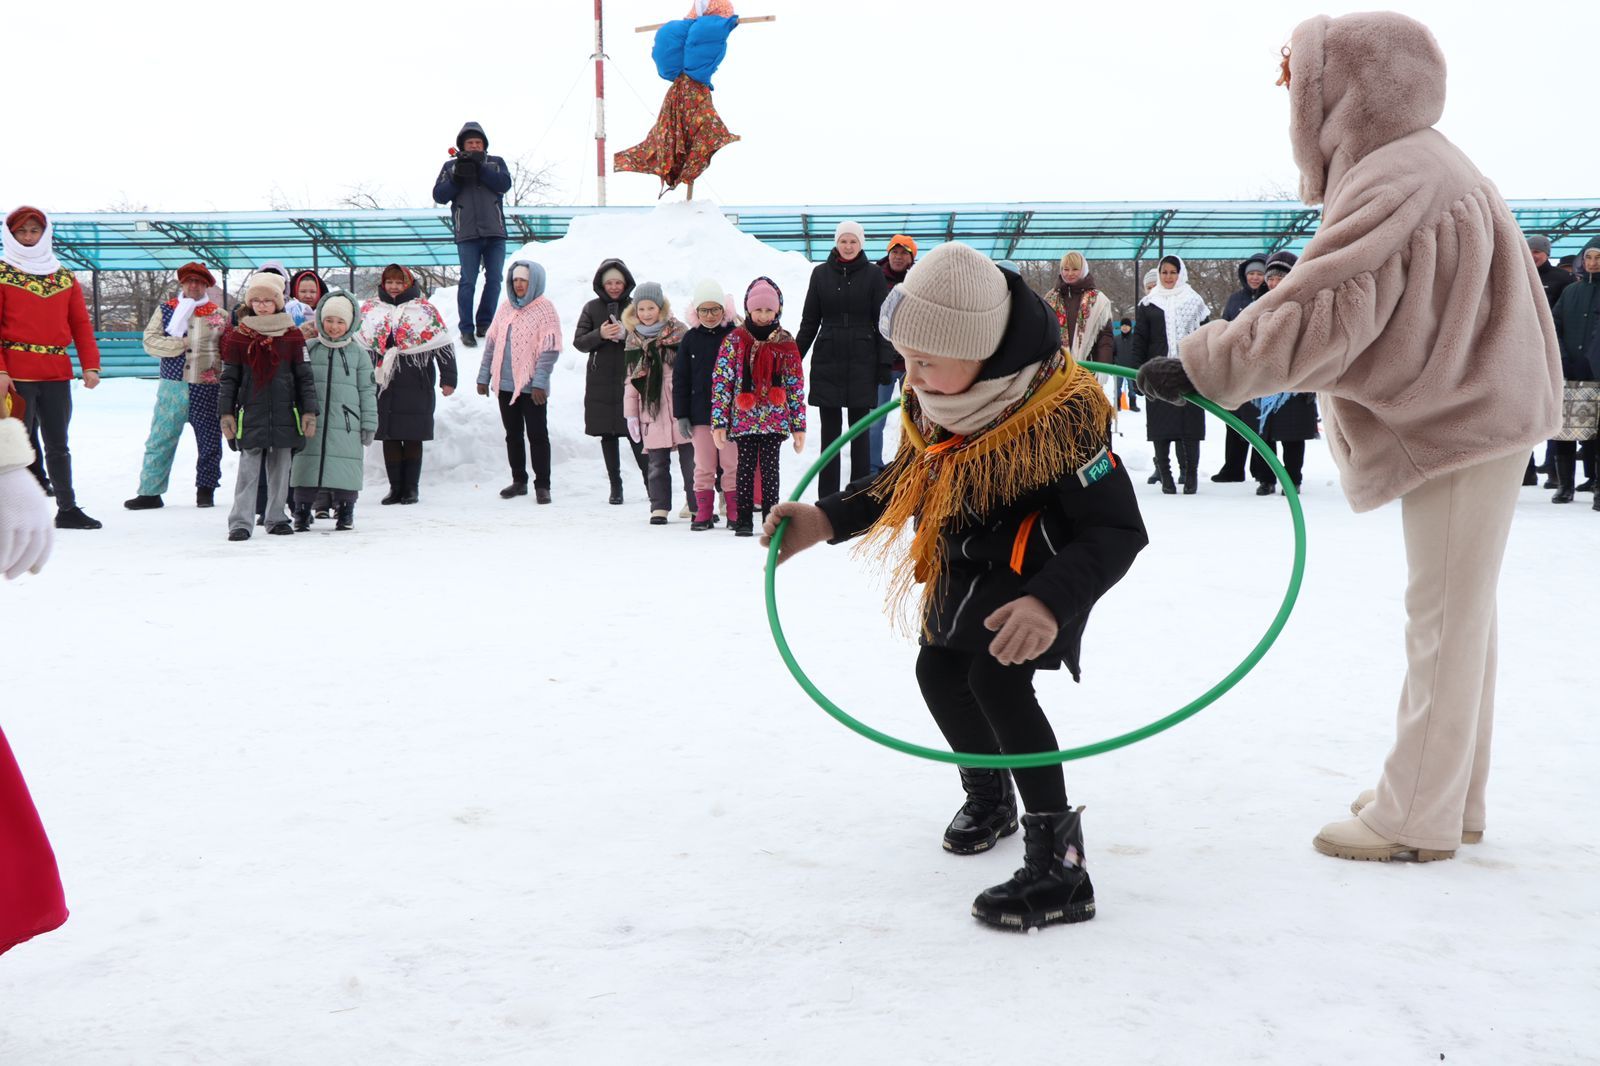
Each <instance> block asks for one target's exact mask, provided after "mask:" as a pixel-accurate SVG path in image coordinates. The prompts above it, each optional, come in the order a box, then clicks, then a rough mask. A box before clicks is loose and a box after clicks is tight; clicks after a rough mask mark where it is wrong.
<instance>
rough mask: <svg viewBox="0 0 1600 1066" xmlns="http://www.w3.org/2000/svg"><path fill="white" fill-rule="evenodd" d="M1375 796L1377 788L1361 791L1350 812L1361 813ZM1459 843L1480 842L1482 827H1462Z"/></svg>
mask: <svg viewBox="0 0 1600 1066" xmlns="http://www.w3.org/2000/svg"><path fill="white" fill-rule="evenodd" d="M1377 798H1378V790H1377V789H1375V788H1369V789H1367V790H1366V791H1365V792H1363V793H1361V795H1359V796H1357V797H1356V799H1355V802H1354V803H1352V804H1350V813H1351V814H1360V813H1361V808H1363V807H1365V806H1366V805H1367V804H1369V803H1371V802H1372V801H1373V800H1375V799H1377ZM1461 843H1463V844H1482V843H1483V830H1482V829H1463V830H1462V831H1461Z"/></svg>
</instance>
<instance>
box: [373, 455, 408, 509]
mask: <svg viewBox="0 0 1600 1066" xmlns="http://www.w3.org/2000/svg"><path fill="white" fill-rule="evenodd" d="M383 466H384V469H385V470H387V471H388V472H389V493H388V495H386V496H385V497H384V498H383V499H381V500H379V501H378V502H379V503H380V504H382V505H383V506H384V507H388V506H389V505H390V504H395V503H399V502H400V497H402V496H404V495H405V494H406V484H405V477H406V475H405V464H404V462H402V461H401V460H399V459H395V460H393V461H390V460H388V459H385V460H384V462H383Z"/></svg>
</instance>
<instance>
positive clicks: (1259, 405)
mask: <svg viewBox="0 0 1600 1066" xmlns="http://www.w3.org/2000/svg"><path fill="white" fill-rule="evenodd" d="M1293 395H1294V393H1292V392H1275V393H1273V394H1272V395H1271V396H1263V397H1261V399H1259V400H1257V401H1256V409H1257V410H1258V411H1260V412H1261V417H1260V418H1258V419H1257V420H1256V432H1257V433H1265V432H1266V431H1267V419H1269V418H1271V417H1272V416H1273V415H1275V414H1277V413H1278V409H1279V408H1281V407H1282V406H1283V405H1284V404H1286V403H1288V402H1289V398H1290V397H1291V396H1293Z"/></svg>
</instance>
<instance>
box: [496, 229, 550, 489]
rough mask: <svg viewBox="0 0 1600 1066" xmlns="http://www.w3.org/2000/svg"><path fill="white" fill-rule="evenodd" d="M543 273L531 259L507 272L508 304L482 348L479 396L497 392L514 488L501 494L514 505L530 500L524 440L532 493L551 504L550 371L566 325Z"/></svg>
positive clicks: (515, 262)
mask: <svg viewBox="0 0 1600 1066" xmlns="http://www.w3.org/2000/svg"><path fill="white" fill-rule="evenodd" d="M544 283H545V275H544V267H542V266H540V265H539V264H538V263H535V262H533V261H532V260H529V259H518V260H515V261H513V262H512V264H511V269H510V270H508V271H506V298H505V301H504V302H503V303H501V304H500V309H499V310H498V311H496V312H495V316H494V322H493V323H492V324H491V325H490V326H489V335H488V337H487V338H485V340H484V344H483V365H481V366H480V367H479V368H478V395H479V396H487V395H489V393H490V391H491V390H494V391H495V392H496V394H497V395H498V396H499V398H500V421H501V423H503V424H504V425H505V427H506V458H507V459H508V460H509V461H510V463H511V484H509V485H507V486H506V487H505V488H503V489H501V490H500V498H501V499H505V500H509V499H512V498H513V497H516V496H526V495H527V494H528V466H527V456H526V454H525V452H524V451H523V447H522V435H523V434H524V433H526V434H527V435H528V446H529V448H530V449H531V450H532V452H533V492H534V498H535V499H536V500H538V501H539V502H540V503H549V502H550V424H549V420H548V417H547V414H546V412H547V411H548V410H549V409H548V407H546V403H547V402H548V400H549V396H550V371H551V370H553V369H555V365H556V360H557V359H559V358H560V357H561V320H560V319H559V318H557V317H556V308H555V305H554V304H552V303H551V302H550V301H549V299H547V298H546V297H545V295H544Z"/></svg>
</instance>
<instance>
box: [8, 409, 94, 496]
mask: <svg viewBox="0 0 1600 1066" xmlns="http://www.w3.org/2000/svg"><path fill="white" fill-rule="evenodd" d="M12 383H13V384H14V385H16V387H17V394H18V395H19V396H21V397H22V399H23V402H24V403H26V404H27V407H28V409H27V412H26V414H25V415H24V416H23V417H24V422H25V425H26V427H27V430H28V437H29V439H30V440H32V441H34V442H35V446H34V457H33V462H32V464H30V465H29V467H28V469H29V470H30V471H32V473H33V476H34V477H35V478H37V479H38V481H39V484H40V485H41V486H42V485H44V484H45V472H46V471H47V470H48V471H49V473H50V484H51V485H53V486H54V487H55V490H56V508H57V509H58V510H62V511H69V510H71V509H72V508H74V507H76V506H78V497H77V496H76V495H75V494H74V493H73V491H72V453H71V452H70V451H68V450H67V426H68V424H69V423H71V422H72V382H70V381H16V380H15V379H13V381H12ZM40 437H43V439H44V447H42V448H41V447H39V446H38V441H39V439H40Z"/></svg>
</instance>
